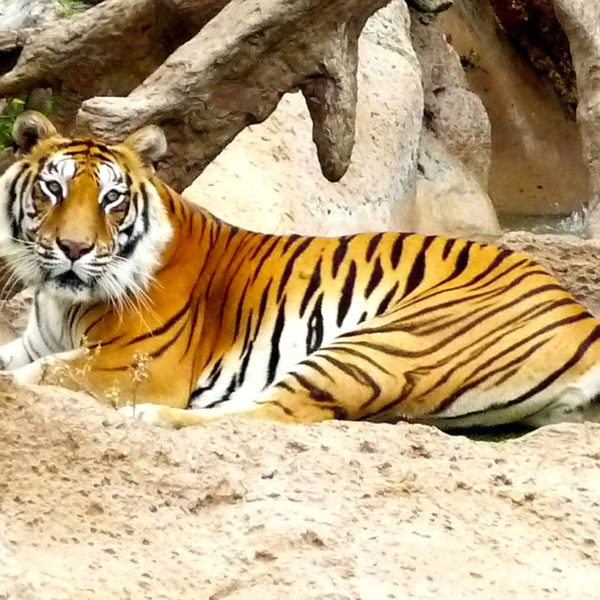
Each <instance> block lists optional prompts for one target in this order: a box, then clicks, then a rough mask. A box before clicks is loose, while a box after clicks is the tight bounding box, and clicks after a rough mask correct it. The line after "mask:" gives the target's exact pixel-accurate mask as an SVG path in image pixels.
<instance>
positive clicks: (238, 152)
mask: <svg viewBox="0 0 600 600" xmlns="http://www.w3.org/2000/svg"><path fill="white" fill-rule="evenodd" d="M422 114H423V92H422V88H421V81H420V71H419V64H418V61H417V58H416V56H415V53H414V51H413V49H412V45H411V42H410V33H409V15H408V10H407V8H406V5H405V3H404V2H403V0H396V1H394V2H392V3H390V5H389V6H387V7H386V8H384V9H382V10H380V11H379V12H378V13H377V14H376V15H374V16H373V17H372V18H371V19H370V20H369V21H368V22H367V25H366V28H365V30H364V32H363V35H362V36H361V38H360V44H359V66H358V101H357V116H356V143H355V146H354V150H353V154H352V159H351V163H350V167H349V169H348V171H347V172H346V174H345V176H344V177H343V179H342V180H341V181H340V182H338V183H331V182H328V181H326V180H324V179H323V177H322V176H321V175H320V172H319V165H318V163H317V160H316V157H315V155H314V147H313V144H312V141H311V137H310V120H309V116H308V110H307V108H306V104H305V102H304V100H303V98H302V97H301V96H300V95H299V94H293V95H287V96H285V97H284V98H283V99H282V100H281V102H280V103H279V106H278V108H277V110H276V111H275V113H273V115H272V116H271V117H270V118H269V119H267V120H266V121H265V122H264V123H262V124H259V125H253V126H251V127H248V128H247V129H246V130H245V131H243V132H242V133H241V134H240V135H238V137H237V138H236V139H235V140H233V141H232V142H231V143H230V144H229V145H228V146H227V148H225V150H224V151H223V152H221V154H220V155H219V156H218V157H217V158H216V159H215V160H214V161H213V162H212V163H211V164H210V165H209V166H208V167H207V169H206V170H205V171H204V172H203V173H202V175H201V176H200V177H199V178H198V179H197V180H196V181H195V182H194V184H193V185H192V186H190V187H189V188H188V189H187V190H186V191H185V195H186V196H187V197H188V198H190V199H192V200H194V201H197V202H198V203H200V204H202V205H203V206H205V207H206V208H208V209H209V210H211V211H212V212H214V213H215V214H217V215H218V216H219V217H221V218H223V219H225V220H226V221H230V222H233V223H235V224H238V225H243V226H245V227H249V228H255V229H258V230H261V231H266V232H277V233H283V232H290V231H295V232H299V233H305V234H311V235H335V234H342V233H349V232H352V231H359V230H365V229H366V230H369V229H381V228H392V229H402V228H403V227H411V226H412V225H413V223H412V219H413V210H412V209H413V205H412V202H413V197H414V180H415V173H416V156H417V152H418V145H419V137H420V131H421V119H422Z"/></svg>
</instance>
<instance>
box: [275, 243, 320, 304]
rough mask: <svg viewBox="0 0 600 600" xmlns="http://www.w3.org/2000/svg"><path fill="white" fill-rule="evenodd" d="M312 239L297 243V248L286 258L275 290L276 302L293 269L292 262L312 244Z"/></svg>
mask: <svg viewBox="0 0 600 600" xmlns="http://www.w3.org/2000/svg"><path fill="white" fill-rule="evenodd" d="M312 241H313V240H312V238H306V239H305V240H303V241H302V242H301V243H300V244H298V246H297V248H296V249H295V250H294V252H293V254H292V255H291V256H290V258H289V259H288V261H287V264H286V265H285V269H284V270H283V275H282V276H281V281H280V282H279V289H278V290H277V302H279V301H280V300H281V296H282V295H283V290H284V289H285V286H286V284H287V282H288V279H289V278H290V276H291V274H292V270H293V269H294V263H295V262H296V260H297V259H298V257H299V256H300V255H301V254H302V253H303V252H304V251H305V250H306V249H307V248H308V247H309V246H310V245H311V244H312Z"/></svg>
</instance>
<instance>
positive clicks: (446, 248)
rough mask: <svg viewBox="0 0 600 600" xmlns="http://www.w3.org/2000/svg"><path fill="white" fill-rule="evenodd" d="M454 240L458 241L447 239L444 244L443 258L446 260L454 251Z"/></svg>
mask: <svg viewBox="0 0 600 600" xmlns="http://www.w3.org/2000/svg"><path fill="white" fill-rule="evenodd" d="M454 242H456V240H453V239H449V240H446V243H445V244H444V250H443V252H442V260H446V259H447V258H448V256H449V255H450V252H451V251H452V247H453V246H454Z"/></svg>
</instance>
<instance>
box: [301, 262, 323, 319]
mask: <svg viewBox="0 0 600 600" xmlns="http://www.w3.org/2000/svg"><path fill="white" fill-rule="evenodd" d="M321 263H322V257H319V260H318V262H317V264H316V266H315V268H314V270H313V273H312V275H311V278H310V281H309V282H308V286H307V287H306V291H305V292H304V296H303V298H302V302H301V303H300V318H302V317H303V316H304V311H305V310H306V307H307V306H308V303H309V302H310V299H311V298H312V297H313V295H314V293H315V292H316V291H317V290H318V289H319V287H320V286H321Z"/></svg>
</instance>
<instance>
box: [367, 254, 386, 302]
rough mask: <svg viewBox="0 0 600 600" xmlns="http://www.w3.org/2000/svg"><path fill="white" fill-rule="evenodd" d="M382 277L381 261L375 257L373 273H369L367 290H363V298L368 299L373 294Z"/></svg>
mask: <svg viewBox="0 0 600 600" xmlns="http://www.w3.org/2000/svg"><path fill="white" fill-rule="evenodd" d="M382 277H383V269H382V268H381V261H380V260H379V257H377V260H376V261H375V265H374V266H373V271H371V277H370V278H369V283H368V284H367V289H366V290H365V298H368V297H369V296H370V295H371V294H372V293H373V290H374V289H375V288H376V287H377V285H378V284H379V282H380V281H381V278H382Z"/></svg>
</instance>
